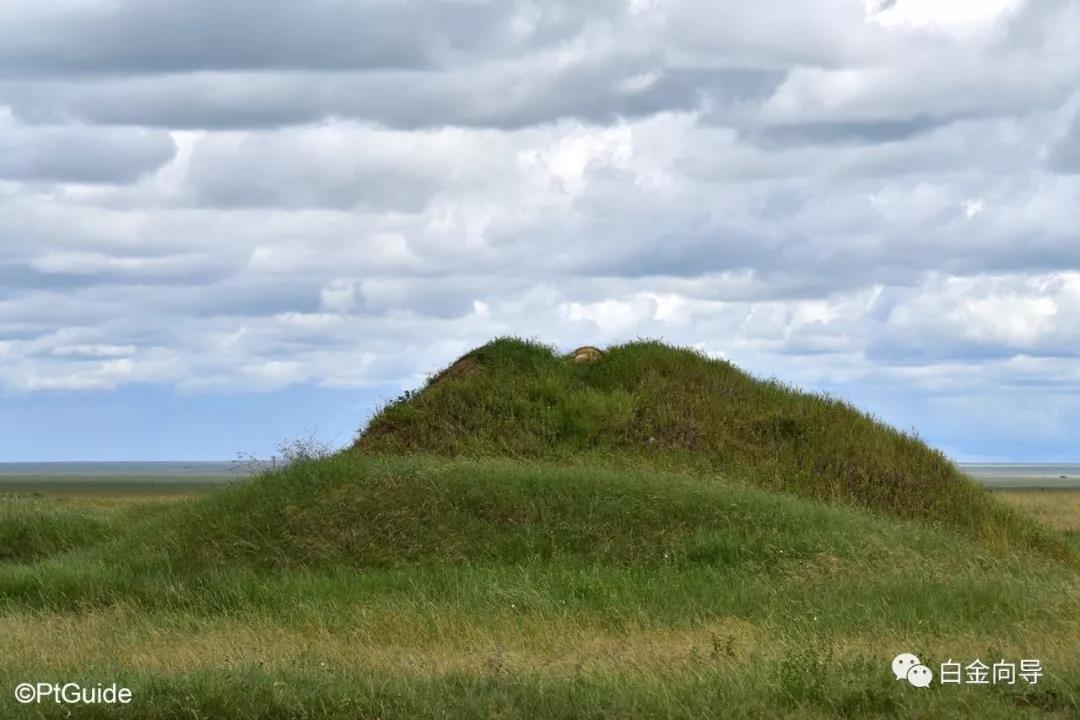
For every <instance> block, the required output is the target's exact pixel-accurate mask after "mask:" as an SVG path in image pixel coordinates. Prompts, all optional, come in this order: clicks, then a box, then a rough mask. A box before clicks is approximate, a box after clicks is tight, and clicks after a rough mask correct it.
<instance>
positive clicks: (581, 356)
mask: <svg viewBox="0 0 1080 720" xmlns="http://www.w3.org/2000/svg"><path fill="white" fill-rule="evenodd" d="M603 358H604V353H603V351H601V350H600V348H597V347H593V346H592V345H582V346H581V347H579V348H578V349H577V350H575V351H574V352H572V353H570V362H572V363H574V364H575V365H585V364H588V363H594V362H600V361H601V360H602V359H603Z"/></svg>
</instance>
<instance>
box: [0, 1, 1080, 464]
mask: <svg viewBox="0 0 1080 720" xmlns="http://www.w3.org/2000/svg"><path fill="white" fill-rule="evenodd" d="M1078 26H1080V2H1077V1H1076V0H1038V1H1037V2H1036V1H1035V0H1027V1H1026V2H1025V1H1024V0H951V1H949V0H802V1H801V2H797V3H795V2H790V0H757V1H756V2H752V3H748V2H741V1H739V2H736V1H733V0H732V1H727V0H725V1H718V0H593V1H591V2H579V1H578V0H548V1H546V2H530V1H526V0H515V1H509V0H499V1H486V0H443V1H437V0H431V1H428V2H414V1H412V0H317V1H314V2H285V1H284V0H212V1H211V0H186V1H185V2H175V1H174V0H140V1H138V2H136V1H134V0H57V1H55V2H48V3H23V2H5V3H0V462H2V461H35V460H43V461H44V460H61V461H63V460H153V459H161V460H165V459H183V460H194V459H230V458H233V457H237V456H241V455H244V456H247V455H255V456H259V457H266V456H267V455H269V454H270V453H272V452H273V450H274V448H275V447H277V446H278V445H279V444H280V443H282V442H288V441H292V440H297V439H303V438H315V439H317V440H319V441H322V442H325V443H328V444H331V445H343V444H345V443H347V442H348V441H349V440H350V439H351V438H352V437H353V436H354V434H355V432H356V431H357V429H358V428H360V427H361V426H362V424H363V423H364V421H365V420H366V419H367V418H368V417H369V416H370V415H371V413H372V412H374V411H375V410H376V409H377V408H378V407H379V406H380V405H381V404H382V403H385V402H386V401H387V400H389V399H391V398H393V397H395V396H396V395H397V394H398V393H399V392H400V391H401V390H402V389H404V388H411V387H416V386H418V385H419V384H421V383H422V382H423V381H424V378H425V377H426V376H427V375H429V374H430V373H432V372H433V371H435V370H437V369H438V368H440V367H442V366H445V365H446V364H448V363H449V362H451V361H453V360H454V359H455V358H456V357H458V356H459V355H461V354H462V353H464V352H465V351H467V350H468V349H470V348H472V347H474V346H476V345H478V344H481V343H483V342H485V341H487V340H489V339H491V338H493V337H496V336H503V335H514V336H519V337H525V338H533V339H539V340H542V341H544V342H547V343H549V344H552V345H554V346H556V347H558V348H559V349H561V350H564V351H569V350H570V349H572V348H574V347H576V346H578V345H581V344H586V343H588V344H596V345H607V344H611V343H618V342H624V341H628V340H633V339H637V338H645V337H648V338H660V339H663V340H665V341H668V342H671V343H674V344H678V345H685V346H692V347H695V348H698V349H699V350H701V351H703V352H705V353H707V354H709V355H711V356H715V357H720V358H726V359H728V360H730V361H732V362H734V363H736V364H738V365H739V366H741V367H743V368H745V369H747V370H748V371H750V372H752V373H754V374H755V375H758V376H761V377H777V378H780V379H782V380H785V381H787V382H790V383H793V384H795V385H797V386H799V387H802V388H805V389H807V390H810V391H815V392H827V393H831V394H834V395H839V396H842V397H845V398H848V399H850V400H851V401H853V402H855V403H856V404H858V405H859V406H860V407H862V408H864V409H866V410H868V411H870V412H872V413H873V414H874V415H876V416H877V417H879V418H881V419H883V420H884V421H886V422H889V423H892V424H894V425H897V426H899V427H902V428H904V429H914V430H915V431H917V432H918V433H919V434H920V435H921V436H922V437H923V438H924V439H926V440H927V441H928V442H930V443H931V444H933V445H935V446H936V447H939V448H941V449H943V450H944V451H945V452H947V453H948V454H950V455H951V456H952V457H954V458H956V459H958V460H962V461H1040V460H1041V461H1080V430H1078V428H1080V73H1078V72H1077V69H1078V68H1080V35H1078V34H1077V33H1076V31H1075V29H1076V28H1077V27H1078Z"/></svg>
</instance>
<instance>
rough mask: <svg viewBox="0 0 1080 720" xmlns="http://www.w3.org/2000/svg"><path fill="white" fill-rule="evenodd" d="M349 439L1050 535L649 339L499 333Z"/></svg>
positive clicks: (785, 390)
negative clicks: (611, 342)
mask: <svg viewBox="0 0 1080 720" xmlns="http://www.w3.org/2000/svg"><path fill="white" fill-rule="evenodd" d="M583 351H584V352H585V353H586V354H587V355H588V356H589V357H588V361H587V362H581V361H580V359H579V356H580V354H581V353H582V352H583ZM353 450H354V451H355V452H359V453H364V454H393V455H401V454H414V453H420V454H427V455H435V456H444V457H464V458H491V457H503V458H507V457H508V458H518V459H536V460H544V461H555V462H564V463H571V464H574V465H578V466H580V465H582V464H596V465H604V466H608V467H610V466H615V467H628V468H629V467H633V468H635V469H641V468H642V467H646V468H648V467H652V468H654V469H655V470H657V471H661V470H662V471H675V472H679V473H684V474H689V475H692V476H695V477H698V478H701V479H702V480H704V481H710V482H734V483H740V484H750V485H755V486H759V487H764V488H766V489H770V490H778V491H783V492H788V493H794V494H796V495H799V496H803V497H808V498H814V499H817V500H821V501H825V502H828V503H832V504H839V505H846V506H853V507H857V508H861V509H865V510H869V511H871V512H875V513H878V514H882V515H888V516H894V517H899V518H904V519H920V520H926V521H930V522H931V523H934V524H939V525H942V526H946V527H949V528H950V529H954V530H959V531H961V532H963V533H964V534H968V535H971V536H974V537H976V538H978V539H980V540H982V541H986V542H989V543H990V544H992V545H998V546H1001V547H1007V546H1009V545H1010V544H1014V543H1017V542H1021V543H1022V544H1024V545H1045V544H1047V543H1049V542H1050V541H1048V540H1047V539H1046V538H1045V537H1044V536H1043V533H1042V532H1041V530H1040V529H1039V528H1038V527H1036V526H1035V525H1034V524H1032V523H1029V522H1028V521H1026V520H1022V519H1021V518H1019V517H1018V516H1016V515H1015V514H1014V513H1012V512H1010V511H1009V510H1007V509H1006V508H1004V507H1002V506H1000V505H999V504H998V503H997V502H996V501H994V500H993V499H992V498H991V497H990V496H989V494H988V493H987V492H986V491H985V490H984V489H982V488H981V487H979V486H977V485H976V484H975V483H974V482H973V481H971V480H970V479H969V478H967V477H966V476H965V475H963V473H961V472H960V471H959V470H958V469H957V468H956V466H955V465H954V464H953V463H952V462H951V461H949V459H948V458H947V457H946V456H945V455H944V454H942V453H941V452H939V451H937V450H935V449H932V448H930V447H928V446H927V445H926V444H925V443H924V442H922V441H921V440H920V439H919V438H918V437H917V436H915V435H914V434H911V433H906V432H902V431H899V430H897V429H895V428H892V427H889V426H887V425H885V424H884V423H882V422H880V421H878V420H876V419H875V418H873V417H871V416H870V415H868V414H867V413H864V412H862V411H860V410H858V409H857V408H855V407H853V406H852V405H850V404H849V403H847V402H844V401H843V400H840V399H837V398H834V397H828V396H823V395H817V394H810V393H806V392H801V391H799V390H797V389H795V388H793V387H790V386H788V385H785V384H784V383H782V382H779V381H777V380H760V379H757V378H754V377H752V376H751V375H749V374H748V373H746V372H744V371H742V370H740V369H739V368H737V367H735V366H734V365H733V364H731V363H729V362H725V361H722V360H715V359H711V358H708V357H706V356H705V355H703V354H701V353H698V352H696V351H694V350H691V349H685V348H675V347H671V346H668V345H665V344H662V343H659V342H653V341H641V342H633V343H628V344H624V345H617V346H614V347H610V348H607V349H606V350H603V351H601V350H600V349H598V348H593V347H591V346H586V348H584V349H579V350H578V351H575V352H574V353H571V354H570V355H568V356H563V355H560V354H558V353H557V352H556V351H555V350H554V349H553V348H551V347H548V346H546V345H542V344H539V343H537V342H532V341H523V340H518V339H513V338H500V339H497V340H494V341H492V342H490V343H488V344H486V345H483V346H481V347H479V348H476V349H474V350H472V351H470V352H468V353H466V354H465V355H463V356H462V357H461V358H459V359H458V360H457V361H455V362H454V363H453V364H451V365H450V366H449V367H448V368H447V369H446V370H443V371H442V372H440V373H438V374H436V375H435V376H433V377H432V378H431V379H430V380H429V381H428V382H427V384H426V385H425V386H424V387H422V388H420V389H419V390H416V391H412V392H408V393H406V394H405V395H403V396H402V397H401V398H399V399H398V400H396V401H393V402H391V403H389V404H388V405H387V406H386V407H384V408H383V409H382V410H381V411H380V412H379V413H378V414H376V416H375V417H374V418H373V419H372V420H371V422H370V423H369V425H368V426H367V427H366V428H365V429H364V430H363V431H362V432H361V434H360V435H359V437H358V439H357V440H356V442H355V444H354V446H353Z"/></svg>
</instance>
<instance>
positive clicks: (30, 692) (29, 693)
mask: <svg viewBox="0 0 1080 720" xmlns="http://www.w3.org/2000/svg"><path fill="white" fill-rule="evenodd" d="M15 699H16V700H18V701H19V702H21V703H22V704H23V705H26V704H27V703H32V702H34V701H35V700H37V689H36V688H35V687H34V686H33V685H31V684H30V683H23V684H21V685H19V686H18V687H17V688H15Z"/></svg>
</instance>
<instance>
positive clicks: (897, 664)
mask: <svg viewBox="0 0 1080 720" xmlns="http://www.w3.org/2000/svg"><path fill="white" fill-rule="evenodd" d="M892 671H893V674H894V675H896V679H897V680H907V681H908V682H909V683H911V684H912V685H914V686H915V687H918V688H924V687H930V683H931V681H933V679H934V672H933V671H932V670H931V669H930V668H928V667H926V666H925V665H923V664H922V663H921V662H919V658H917V657H915V656H914V655H912V654H911V653H900V654H899V655H897V656H896V657H894V658H893V661H892Z"/></svg>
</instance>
